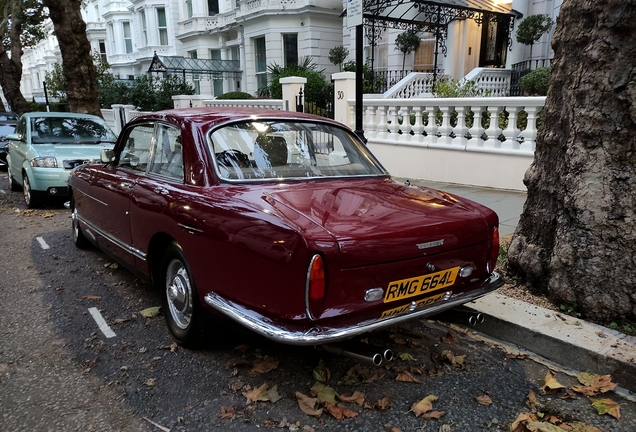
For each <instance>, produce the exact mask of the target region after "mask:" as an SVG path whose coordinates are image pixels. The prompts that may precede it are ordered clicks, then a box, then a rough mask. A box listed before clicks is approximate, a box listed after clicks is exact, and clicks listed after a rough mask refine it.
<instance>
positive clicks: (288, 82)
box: [280, 77, 307, 111]
mask: <svg viewBox="0 0 636 432" xmlns="http://www.w3.org/2000/svg"><path fill="white" fill-rule="evenodd" d="M280 84H281V86H282V88H283V110H285V111H296V96H298V95H299V93H300V90H301V89H302V91H303V111H304V110H305V84H307V78H303V77H287V78H281V79H280Z"/></svg>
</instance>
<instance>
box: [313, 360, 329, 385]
mask: <svg viewBox="0 0 636 432" xmlns="http://www.w3.org/2000/svg"><path fill="white" fill-rule="evenodd" d="M329 378H331V372H329V369H327V366H326V365H325V362H324V361H323V359H320V360H319V361H318V366H316V368H315V369H314V379H315V380H316V381H318V382H322V383H324V382H327V381H329Z"/></svg>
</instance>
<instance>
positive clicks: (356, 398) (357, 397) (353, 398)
mask: <svg viewBox="0 0 636 432" xmlns="http://www.w3.org/2000/svg"><path fill="white" fill-rule="evenodd" d="M337 396H338V399H340V400H341V401H343V402H354V403H356V404H357V405H359V406H362V405H363V404H364V400H365V396H364V394H363V393H361V392H359V391H358V390H356V391H354V392H353V394H352V395H350V396H345V395H342V394H338V395H337Z"/></svg>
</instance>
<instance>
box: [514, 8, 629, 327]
mask: <svg viewBox="0 0 636 432" xmlns="http://www.w3.org/2000/svg"><path fill="white" fill-rule="evenodd" d="M635 19H636V1H635V0H565V1H564V2H563V5H562V7H561V12H560V14H559V19H558V22H557V28H556V32H555V35H554V38H553V48H554V60H553V63H552V75H551V81H550V89H549V91H548V96H547V100H546V105H545V111H544V122H543V125H542V126H541V128H540V131H539V136H538V137H537V145H536V152H535V159H534V162H533V164H532V165H531V166H530V168H529V169H528V171H527V172H526V176H525V179H524V182H525V184H526V186H527V188H528V198H527V201H526V204H525V206H524V211H523V214H522V215H521V219H520V222H519V225H518V227H517V229H516V231H515V234H514V236H513V240H512V243H511V245H510V249H509V251H508V257H509V263H510V266H511V269H512V270H513V271H516V272H518V273H520V274H521V275H524V276H526V277H527V279H528V281H529V282H530V283H531V286H532V287H533V288H534V289H535V290H537V291H539V292H547V294H548V296H549V297H550V298H551V299H552V300H553V301H555V302H556V303H557V304H568V305H572V306H575V307H576V308H578V309H579V310H580V311H581V312H582V313H583V314H584V315H585V316H587V317H589V318H593V319H597V320H601V321H609V320H613V319H616V318H621V317H626V316H627V317H632V318H633V317H636V123H635V122H636V103H635V101H636V80H635V76H636V68H635V62H636V32H634V31H633V23H634V20H635Z"/></svg>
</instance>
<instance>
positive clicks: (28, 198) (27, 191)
mask: <svg viewBox="0 0 636 432" xmlns="http://www.w3.org/2000/svg"><path fill="white" fill-rule="evenodd" d="M22 193H23V194H24V203H25V204H26V206H27V208H30V209H32V208H36V207H37V206H38V201H37V199H36V198H35V197H34V196H33V190H32V189H31V182H30V181H29V176H28V175H27V174H26V173H25V174H23V175H22Z"/></svg>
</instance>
